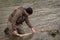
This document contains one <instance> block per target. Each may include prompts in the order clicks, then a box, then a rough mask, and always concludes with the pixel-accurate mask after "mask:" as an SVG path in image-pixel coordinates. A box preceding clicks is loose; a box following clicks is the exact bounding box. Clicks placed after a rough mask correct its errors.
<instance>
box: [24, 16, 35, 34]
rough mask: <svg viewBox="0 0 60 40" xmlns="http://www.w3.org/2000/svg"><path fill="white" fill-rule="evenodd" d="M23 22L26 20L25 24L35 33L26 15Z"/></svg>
mask: <svg viewBox="0 0 60 40" xmlns="http://www.w3.org/2000/svg"><path fill="white" fill-rule="evenodd" d="M25 22H26V24H27V25H28V26H29V27H30V28H31V30H32V32H33V33H35V32H36V31H35V29H34V28H33V27H32V26H31V24H30V22H29V19H28V17H27V18H26V20H25Z"/></svg>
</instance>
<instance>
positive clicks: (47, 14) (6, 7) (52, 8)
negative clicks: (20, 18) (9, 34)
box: [0, 0, 60, 40]
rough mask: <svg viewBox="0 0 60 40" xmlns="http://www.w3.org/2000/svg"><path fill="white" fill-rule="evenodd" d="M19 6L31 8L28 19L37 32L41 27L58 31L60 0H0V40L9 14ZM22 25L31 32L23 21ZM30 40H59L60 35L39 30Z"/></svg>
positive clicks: (59, 29) (3, 39)
mask: <svg viewBox="0 0 60 40" xmlns="http://www.w3.org/2000/svg"><path fill="white" fill-rule="evenodd" d="M20 6H23V7H29V6H30V7H32V8H33V10H34V12H33V14H32V15H31V16H29V20H30V22H31V24H32V26H33V27H34V28H35V29H36V31H37V32H38V31H39V30H40V29H41V28H44V29H46V30H52V29H57V30H58V31H60V0H31V1H30V0H0V40H5V37H4V33H3V30H4V29H5V28H6V27H7V19H8V17H9V15H10V14H11V13H12V12H13V10H14V9H16V8H18V7H20ZM23 26H26V27H24V30H25V32H29V31H30V32H31V30H30V29H29V28H28V27H27V25H26V24H25V23H24V24H23ZM31 40H60V35H59V34H57V35H56V37H55V38H54V37H52V36H51V35H49V34H48V32H43V33H42V32H39V33H36V34H34V36H33V37H32V39H31Z"/></svg>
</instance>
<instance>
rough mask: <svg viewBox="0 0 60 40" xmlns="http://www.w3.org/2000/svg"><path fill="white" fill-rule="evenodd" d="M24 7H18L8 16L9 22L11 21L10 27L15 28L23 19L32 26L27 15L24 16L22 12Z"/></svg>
mask: <svg viewBox="0 0 60 40" xmlns="http://www.w3.org/2000/svg"><path fill="white" fill-rule="evenodd" d="M23 10H24V8H23V7H20V8H18V9H15V10H14V11H13V12H12V14H11V15H10V16H9V19H8V20H9V22H11V23H12V27H13V29H14V30H15V29H16V26H18V25H19V24H23V22H24V21H25V22H26V24H27V25H28V27H30V28H32V26H31V24H30V22H29V19H28V16H26V14H25V13H24V11H23Z"/></svg>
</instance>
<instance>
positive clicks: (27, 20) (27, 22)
mask: <svg viewBox="0 0 60 40" xmlns="http://www.w3.org/2000/svg"><path fill="white" fill-rule="evenodd" d="M25 22H26V24H27V25H28V27H29V28H32V25H31V24H30V22H29V19H28V17H27V18H26V20H25Z"/></svg>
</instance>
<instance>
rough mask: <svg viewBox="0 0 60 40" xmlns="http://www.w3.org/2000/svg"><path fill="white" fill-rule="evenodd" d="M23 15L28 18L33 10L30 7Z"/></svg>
mask: <svg viewBox="0 0 60 40" xmlns="http://www.w3.org/2000/svg"><path fill="white" fill-rule="evenodd" d="M25 13H26V15H27V16H29V15H31V14H32V13H33V9H32V8H31V7H28V8H26V10H25Z"/></svg>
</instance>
